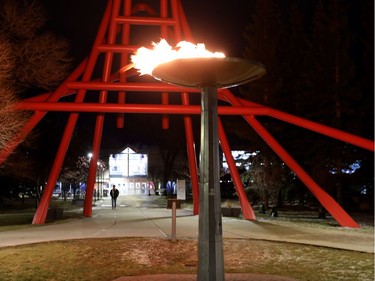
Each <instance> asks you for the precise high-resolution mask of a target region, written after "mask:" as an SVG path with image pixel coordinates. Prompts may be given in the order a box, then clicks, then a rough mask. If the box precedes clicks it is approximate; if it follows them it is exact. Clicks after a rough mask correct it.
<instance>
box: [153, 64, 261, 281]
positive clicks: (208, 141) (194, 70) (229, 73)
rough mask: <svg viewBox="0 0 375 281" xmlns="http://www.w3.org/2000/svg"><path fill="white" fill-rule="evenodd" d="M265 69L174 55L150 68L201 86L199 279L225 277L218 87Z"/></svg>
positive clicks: (163, 76)
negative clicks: (171, 58)
mask: <svg viewBox="0 0 375 281" xmlns="http://www.w3.org/2000/svg"><path fill="white" fill-rule="evenodd" d="M264 73H265V68H264V66H263V65H261V64H259V63H254V62H250V61H247V60H242V59H237V58H229V57H225V58H213V57H210V58H203V57H200V58H181V59H175V60H172V61H169V62H166V63H161V64H159V65H158V66H156V67H155V68H154V70H153V71H152V75H153V76H154V77H155V78H156V79H158V80H161V81H165V82H167V83H171V84H174V85H179V86H187V87H194V88H200V89H201V90H202V95H201V150H200V192H199V235H198V278H197V280H198V281H222V280H224V258H223V241H222V219H221V198H220V182H219V180H220V174H219V172H220V171H219V142H218V125H217V121H218V120H217V119H218V113H217V97H216V94H217V89H219V88H229V87H234V86H237V85H240V84H243V83H247V82H250V81H252V80H255V79H258V78H260V77H261V76H262V75H264Z"/></svg>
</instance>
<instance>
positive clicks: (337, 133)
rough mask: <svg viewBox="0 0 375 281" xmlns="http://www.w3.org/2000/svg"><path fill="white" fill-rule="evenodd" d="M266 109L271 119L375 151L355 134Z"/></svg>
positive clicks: (252, 103)
mask: <svg viewBox="0 0 375 281" xmlns="http://www.w3.org/2000/svg"><path fill="white" fill-rule="evenodd" d="M239 100H240V102H241V104H243V105H245V106H259V104H257V103H254V102H250V101H247V100H244V99H240V98H239ZM264 108H267V109H268V112H267V115H268V116H270V117H273V118H276V119H279V120H282V121H285V122H287V123H290V124H293V125H296V126H299V127H302V128H305V129H308V130H310V131H313V132H317V133H319V134H322V135H326V136H328V137H331V138H334V139H337V140H341V141H343V142H347V143H350V144H352V145H355V146H358V147H361V148H364V149H367V150H370V151H374V144H375V143H374V141H372V140H368V139H365V138H362V137H359V136H357V135H353V134H350V133H347V132H344V131H341V130H338V129H335V128H332V127H329V126H326V125H322V124H319V123H316V122H313V121H310V120H307V119H304V118H301V117H297V116H295V115H292V114H289V113H285V112H282V111H280V110H276V109H273V108H269V107H264Z"/></svg>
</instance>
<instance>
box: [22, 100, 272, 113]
mask: <svg viewBox="0 0 375 281" xmlns="http://www.w3.org/2000/svg"><path fill="white" fill-rule="evenodd" d="M16 108H17V109H18V110H38V111H62V112H102V113H154V114H201V107H200V106H199V105H175V104H173V105H172V104H169V105H162V104H117V103H106V104H98V103H70V102H56V103H52V102H49V103H44V102H19V103H17V105H16ZM218 111H219V114H220V115H252V114H253V115H267V111H268V110H267V109H264V108H262V107H245V106H219V107H218Z"/></svg>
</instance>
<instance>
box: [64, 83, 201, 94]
mask: <svg viewBox="0 0 375 281" xmlns="http://www.w3.org/2000/svg"><path fill="white" fill-rule="evenodd" d="M67 87H68V88H69V89H75V90H79V89H84V90H89V91H90V90H97V91H101V90H107V91H133V92H158V93H160V92H178V93H179V92H195V93H200V90H199V89H195V88H188V87H177V86H173V85H169V84H165V83H141V82H130V83H110V82H98V81H86V82H85V81H76V82H69V83H68V85H67Z"/></svg>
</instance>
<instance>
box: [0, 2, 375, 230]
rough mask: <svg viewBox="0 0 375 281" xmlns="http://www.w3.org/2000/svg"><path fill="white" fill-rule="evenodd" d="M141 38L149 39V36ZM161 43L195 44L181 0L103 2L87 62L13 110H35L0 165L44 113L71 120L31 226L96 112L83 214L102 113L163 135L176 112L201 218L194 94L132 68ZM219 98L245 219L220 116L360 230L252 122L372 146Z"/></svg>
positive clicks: (41, 217)
mask: <svg viewBox="0 0 375 281" xmlns="http://www.w3.org/2000/svg"><path fill="white" fill-rule="evenodd" d="M134 2H136V1H134ZM150 28H152V32H153V36H154V37H153V38H143V36H139V35H140V30H142V29H145V30H146V29H147V30H149V29H150ZM144 34H148V33H147V32H146V33H144ZM158 38H165V39H167V40H168V41H169V42H170V43H171V44H172V45H173V44H174V43H177V42H179V41H182V40H186V41H191V42H194V38H193V36H192V34H191V32H190V29H189V25H188V23H187V21H186V17H185V14H184V11H183V7H182V6H181V3H180V1H179V0H160V6H159V8H158V9H155V10H154V9H152V8H151V7H150V6H149V5H147V4H143V3H133V2H132V0H108V3H107V6H106V9H105V12H104V16H103V19H102V21H101V24H100V27H99V30H98V32H97V35H96V39H95V41H94V43H93V46H92V50H91V53H90V54H89V56H88V57H87V58H86V59H85V60H84V61H83V62H81V64H80V65H78V67H77V68H76V69H75V70H74V71H73V72H72V73H71V75H70V76H69V77H68V78H67V79H66V80H65V81H64V82H63V83H62V84H61V85H60V86H59V87H58V88H57V89H56V91H54V92H52V93H45V94H42V95H38V96H35V97H32V98H28V99H25V100H22V101H21V102H19V103H18V107H17V108H18V109H19V110H30V111H33V115H32V116H31V117H30V118H29V120H28V122H27V123H26V124H25V126H24V128H23V130H22V131H21V132H20V133H19V135H17V136H16V137H15V138H14V139H13V140H11V141H10V142H9V143H8V145H7V147H5V148H4V149H2V150H1V151H0V164H1V163H3V162H4V161H5V160H6V159H7V157H8V155H9V154H10V153H11V152H12V151H13V150H14V149H15V148H16V147H17V145H18V144H19V143H20V142H21V141H22V140H23V139H24V138H25V137H26V136H27V135H28V133H29V132H30V131H31V130H32V129H33V128H34V127H35V126H36V125H37V124H38V122H39V121H40V120H42V118H43V117H44V116H45V115H46V113H47V112H49V111H59V112H69V118H68V121H67V124H66V127H65V130H64V133H63V136H62V139H61V142H60V145H59V148H58V151H57V153H56V156H55V160H54V163H53V166H52V169H51V172H50V175H49V178H48V181H47V184H46V186H45V189H44V193H43V196H42V199H41V201H40V204H39V206H38V208H37V211H36V213H35V215H34V219H33V224H43V223H44V222H45V219H46V216H47V211H48V207H49V203H50V200H51V198H52V193H53V190H54V187H55V183H56V181H57V179H58V176H59V173H60V170H61V167H62V164H63V161H64V158H65V155H66V152H67V150H68V147H69V143H70V140H71V138H72V134H73V131H74V128H75V126H76V123H77V120H78V117H79V115H80V114H83V113H85V112H95V113H96V124H95V127H94V128H93V129H94V137H93V141H92V152H93V156H92V159H91V161H90V167H89V175H88V182H87V190H86V197H85V203H84V211H83V214H84V216H86V217H91V216H92V199H93V190H94V184H95V177H96V171H97V161H98V156H99V152H100V146H101V139H102V132H103V126H104V119H105V114H116V115H117V121H116V125H117V127H118V128H122V127H123V126H124V115H125V113H127V114H147V113H154V114H162V116H163V117H162V125H161V126H162V128H163V129H168V127H169V118H170V117H169V114H180V115H183V116H184V117H183V118H184V126H185V134H186V143H187V154H188V158H189V168H190V176H191V183H192V191H193V200H194V209H193V211H194V214H195V215H196V214H198V208H199V206H198V202H199V200H198V197H199V186H198V185H199V184H198V182H199V181H198V173H197V160H196V153H195V145H194V136H193V126H192V119H191V116H192V115H194V114H200V107H199V106H198V105H192V104H191V103H190V99H191V95H196V94H197V92H198V91H199V90H195V89H192V88H183V87H177V86H172V85H169V84H165V83H162V82H157V81H155V80H149V81H146V82H145V79H143V80H142V79H137V77H138V73H136V71H135V70H134V69H133V68H131V65H130V63H131V62H130V55H131V54H132V53H133V52H134V51H135V50H137V49H138V48H139V47H141V46H142V45H144V44H148V43H150V42H151V41H152V40H155V39H156V40H158ZM145 39H147V40H145ZM118 62H119V63H118ZM98 68H99V69H100V73H99V74H98V73H97V72H98V71H97V69H98ZM94 69H95V71H94ZM134 92H153V94H155V92H156V93H159V94H160V95H161V103H160V104H148V103H139V104H134V103H127V100H126V97H127V95H129V94H131V93H134ZM93 93H96V96H99V98H98V100H97V102H90V103H89V102H85V97H87V96H89V95H93ZM171 94H178V95H181V101H182V104H180V105H175V104H169V97H170V95H171ZM112 95H114V96H116V98H117V103H108V102H107V97H108V96H111V97H112ZM66 96H72V97H74V101H73V102H64V101H62V98H64V97H66ZM218 99H220V100H222V101H225V102H226V103H227V105H222V106H219V107H218V114H219V120H218V121H219V123H218V126H219V127H218V132H219V140H220V145H221V148H222V150H223V152H224V154H225V157H226V159H227V163H228V166H229V170H230V173H231V176H232V179H233V182H234V185H235V188H236V191H237V194H238V197H239V201H240V204H241V208H242V212H243V215H244V218H245V219H247V220H255V219H256V217H255V214H254V211H253V209H252V208H251V205H250V203H249V201H248V199H247V196H246V194H245V190H244V186H243V184H242V182H241V179H240V176H239V173H238V171H237V168H236V165H235V162H234V159H233V157H232V154H231V149H230V146H229V142H228V140H227V137H226V134H225V130H224V127H223V124H222V122H221V121H220V115H240V116H242V117H243V118H244V120H245V121H246V122H247V123H248V124H249V126H250V127H251V128H253V129H254V130H255V131H256V132H257V133H258V134H259V135H260V136H261V137H262V139H263V140H264V141H265V142H266V143H267V144H268V145H269V146H270V147H271V148H272V149H273V150H274V151H275V153H276V154H277V155H278V156H279V157H280V158H281V159H282V161H283V162H284V163H285V164H286V165H288V166H289V168H290V169H291V170H293V171H294V172H295V174H296V175H297V176H298V177H299V179H300V180H301V181H302V182H303V183H304V184H305V185H306V186H307V187H308V188H309V190H310V191H311V192H312V193H313V194H314V196H315V197H316V198H317V199H318V200H319V201H320V203H321V204H322V205H323V207H324V208H325V209H326V210H327V211H328V212H329V213H330V214H331V215H332V216H333V217H334V218H335V219H336V221H337V222H338V223H339V224H340V225H342V226H348V227H358V224H357V223H356V222H355V221H354V220H353V219H352V218H351V217H350V216H349V215H348V214H347V213H346V212H345V210H344V209H343V208H342V207H341V206H340V205H339V204H338V203H337V202H336V201H335V200H334V199H333V198H332V197H331V196H330V195H329V194H328V193H326V192H325V191H324V190H323V189H322V188H321V187H320V186H319V185H318V184H317V183H316V182H315V181H314V180H313V179H312V178H311V177H310V176H309V174H308V173H307V172H306V171H305V170H304V169H303V168H302V167H301V166H300V165H299V164H298V163H297V162H296V161H295V160H294V159H293V158H292V157H291V156H290V154H289V153H288V152H287V151H286V150H285V149H284V148H283V147H282V146H281V145H280V144H279V143H278V142H277V140H276V139H275V138H274V137H273V136H272V135H271V134H270V133H269V132H268V131H267V129H266V128H265V127H264V126H263V125H262V124H261V123H260V122H259V121H258V120H257V118H256V116H259V115H267V116H270V117H272V118H276V119H279V120H282V121H284V122H288V123H291V124H293V125H296V126H300V127H302V128H305V129H307V130H312V131H315V132H317V133H320V134H323V135H326V136H329V137H332V138H335V139H338V140H340V141H343V142H347V143H350V144H352V145H355V146H358V147H361V148H364V149H367V150H370V151H374V142H373V141H372V140H367V139H364V138H361V137H359V136H355V135H352V134H349V133H346V132H343V131H341V130H337V129H334V128H331V127H327V126H325V125H322V124H319V123H315V122H312V121H309V120H306V119H303V118H300V117H297V116H293V115H291V114H288V113H285V112H282V111H279V110H275V109H272V108H269V107H265V106H263V105H260V104H256V103H254V102H251V101H248V100H244V99H241V98H238V97H236V96H234V95H233V94H232V93H231V92H230V91H229V90H227V89H224V90H220V91H219V94H218Z"/></svg>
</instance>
